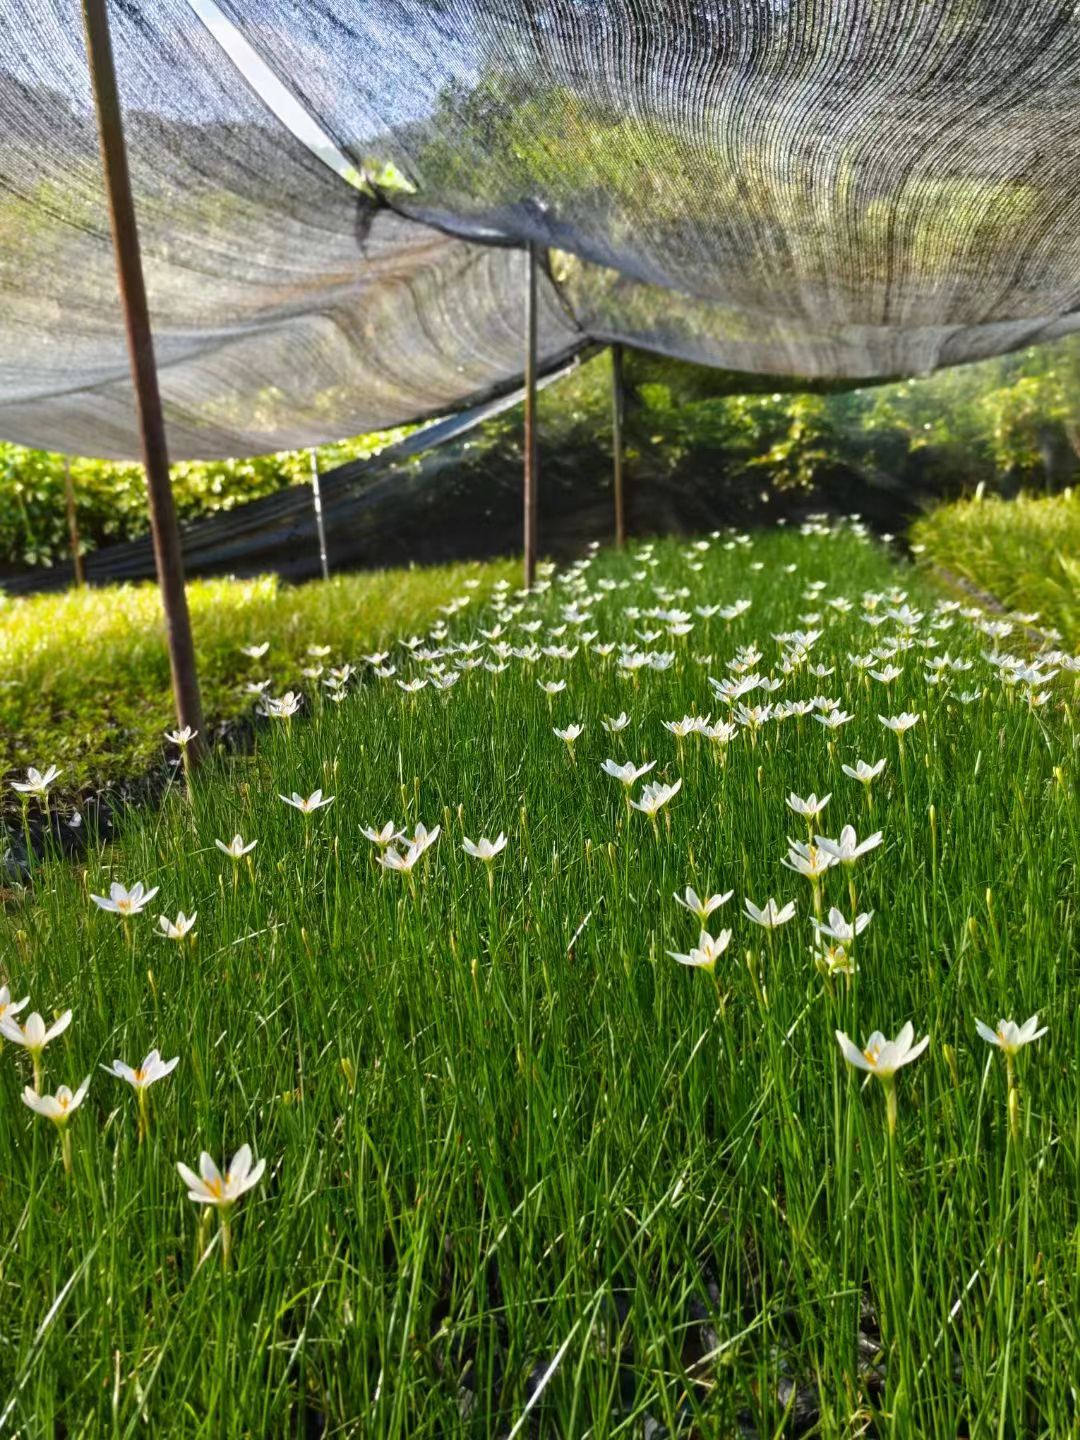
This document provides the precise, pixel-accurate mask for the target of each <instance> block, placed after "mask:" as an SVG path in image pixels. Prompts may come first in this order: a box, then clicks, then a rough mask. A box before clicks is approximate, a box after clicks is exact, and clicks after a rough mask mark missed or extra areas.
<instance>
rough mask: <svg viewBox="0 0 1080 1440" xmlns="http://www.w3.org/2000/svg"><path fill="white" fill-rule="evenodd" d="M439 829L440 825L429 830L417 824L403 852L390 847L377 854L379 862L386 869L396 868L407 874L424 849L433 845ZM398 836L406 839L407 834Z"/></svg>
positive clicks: (400, 872) (399, 871)
mask: <svg viewBox="0 0 1080 1440" xmlns="http://www.w3.org/2000/svg"><path fill="white" fill-rule="evenodd" d="M441 829H442V826H441V825H436V826H435V829H434V830H431V831H429V830H427V829H426V828H425V827H424V826H423V825H417V827H416V835H415V837H414V838H413V840H412V841H411V842H410V844H409V848H408V849H407V850H406V852H405V854H404V855H402V854H401V853H400V851H398V850H395V849H393V848H392V847H391V848H389V849H386V850H384V851H383V852H382V853H381V854H380V855H379V857H378V860H379V864H380V865H382V866H383V868H384V869H386V870H396V871H397V872H398V873H399V874H402V875H407V874H408V873H409V871H410V870H412V868H413V866H414V865H415V864H416V862H417V861H418V860H419V859H420V857H421V856H422V855H423V853H424V851H425V850H427V849H428V847H429V846H431V845H434V843H435V841H436V840H437V839H438V838H439V832H440V830H441ZM400 838H401V839H402V840H408V836H407V835H403V836H401V837H400Z"/></svg>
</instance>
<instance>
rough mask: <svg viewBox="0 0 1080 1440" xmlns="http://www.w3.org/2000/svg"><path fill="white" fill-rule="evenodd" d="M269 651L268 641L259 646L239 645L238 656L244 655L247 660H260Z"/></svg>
mask: <svg viewBox="0 0 1080 1440" xmlns="http://www.w3.org/2000/svg"><path fill="white" fill-rule="evenodd" d="M269 649H270V641H269V640H264V641H263V642H262V644H261V645H241V646H240V654H241V655H246V656H247V657H248V659H249V660H261V659H262V657H263V656H264V655H265V654H266V652H267V651H268V650H269Z"/></svg>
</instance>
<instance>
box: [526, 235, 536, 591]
mask: <svg viewBox="0 0 1080 1440" xmlns="http://www.w3.org/2000/svg"><path fill="white" fill-rule="evenodd" d="M525 270H526V285H525V476H524V486H523V490H524V497H523V498H524V502H525V514H524V550H525V587H526V589H528V588H529V587H530V586H531V585H532V584H533V582H534V581H535V579H536V541H537V531H538V523H537V522H538V515H539V509H538V505H537V499H538V491H537V485H538V483H539V479H540V457H539V451H538V449H537V443H536V439H537V437H536V246H535V245H533V244H531V243H530V244H529V245H528V246H527V247H526V250H525Z"/></svg>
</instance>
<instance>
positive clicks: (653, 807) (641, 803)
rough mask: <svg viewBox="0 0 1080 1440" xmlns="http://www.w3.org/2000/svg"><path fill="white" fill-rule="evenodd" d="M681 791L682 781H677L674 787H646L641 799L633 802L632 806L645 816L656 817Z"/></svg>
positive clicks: (631, 802)
mask: <svg viewBox="0 0 1080 1440" xmlns="http://www.w3.org/2000/svg"><path fill="white" fill-rule="evenodd" d="M681 789H682V781H681V780H676V781H675V784H674V785H646V786H645V788H644V789H643V790H642V792H641V799H640V800H631V801H630V804H631V805H632V806H633V807H634V809H635V810H640V811H641V813H642V814H643V815H650V816H655V815H656V813H657V811H659V810H660V808H661V807H662V806H664V805H666V804H667V803H668V801H669V800H671V799H672V798H673V797H674V796H675V795H677V794H678V793H679V791H680V790H681Z"/></svg>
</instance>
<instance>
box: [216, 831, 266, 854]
mask: <svg viewBox="0 0 1080 1440" xmlns="http://www.w3.org/2000/svg"><path fill="white" fill-rule="evenodd" d="M258 843H259V842H258V840H252V841H251V842H250V843H249V844H247V845H245V844H244V837H243V836H242V835H234V836H233V838H232V839H231V840H230V841H229V843H228V844H227V845H226V844H225V841H224V840H215V841H214V844H215V845H216V846H217V848H218V849H219V850H220V851H221V853H222V854H223V855H228V857H229V859H230V860H242V859H243V857H244V856H245V855H249V854H250V853H251V851H252V850H254V849H255V846H256V845H257V844H258Z"/></svg>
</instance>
